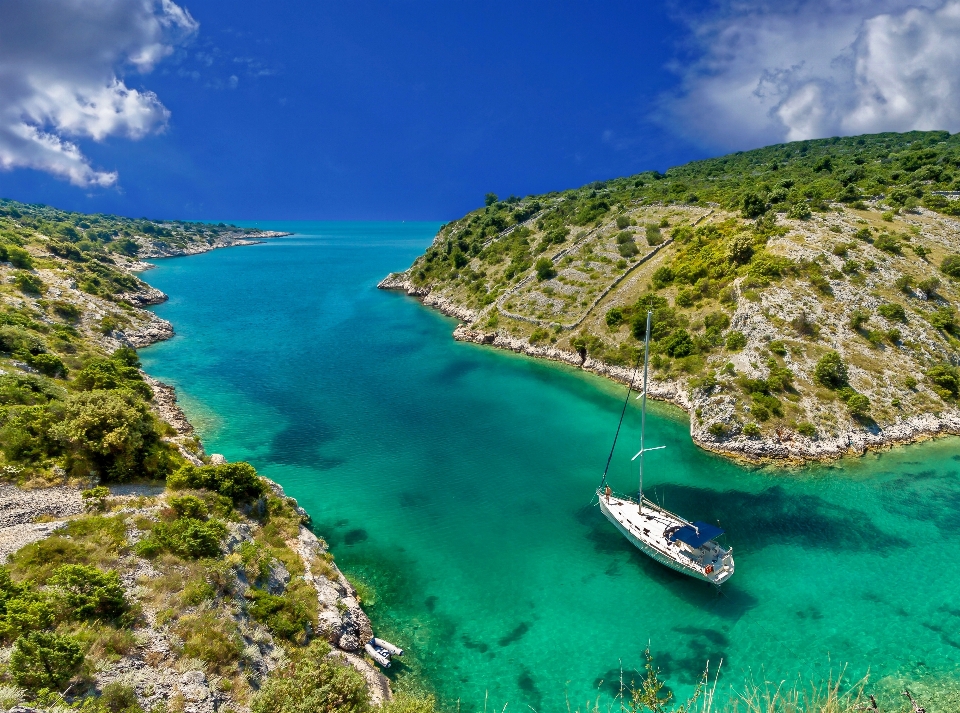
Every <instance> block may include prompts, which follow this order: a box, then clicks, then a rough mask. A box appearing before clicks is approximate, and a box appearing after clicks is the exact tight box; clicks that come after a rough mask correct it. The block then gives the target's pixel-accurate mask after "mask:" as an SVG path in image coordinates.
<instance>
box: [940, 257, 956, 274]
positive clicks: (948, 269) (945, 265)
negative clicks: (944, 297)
mask: <svg viewBox="0 0 960 713" xmlns="http://www.w3.org/2000/svg"><path fill="white" fill-rule="evenodd" d="M940 272H942V273H943V274H944V275H948V276H949V277H958V278H960V255H947V256H946V257H945V258H943V262H941V263H940Z"/></svg>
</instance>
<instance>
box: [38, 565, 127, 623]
mask: <svg viewBox="0 0 960 713" xmlns="http://www.w3.org/2000/svg"><path fill="white" fill-rule="evenodd" d="M47 584H49V585H50V586H52V587H55V588H56V589H57V590H58V591H59V594H60V596H61V597H62V598H63V600H64V601H65V602H66V604H67V606H69V607H70V610H71V614H72V615H73V617H74V618H76V619H91V620H94V619H100V620H104V621H112V620H115V619H117V618H118V617H120V616H121V615H122V614H124V613H125V612H126V611H127V608H128V607H127V601H126V599H125V598H124V595H123V585H121V584H120V575H119V574H117V573H116V572H113V571H111V572H103V571H101V570H99V569H97V568H96V567H88V566H86V565H82V564H65V565H63V566H61V567H58V568H57V569H56V571H54V573H53V576H52V577H50V579H49V580H47Z"/></svg>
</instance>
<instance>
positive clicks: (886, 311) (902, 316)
mask: <svg viewBox="0 0 960 713" xmlns="http://www.w3.org/2000/svg"><path fill="white" fill-rule="evenodd" d="M877 312H879V313H880V315H881V316H882V317H884V318H886V319H889V320H893V321H896V322H906V321H907V311H906V310H905V309H904V308H903V305H901V304H897V303H896V302H887V303H886V304H882V305H880V306H879V307H877Z"/></svg>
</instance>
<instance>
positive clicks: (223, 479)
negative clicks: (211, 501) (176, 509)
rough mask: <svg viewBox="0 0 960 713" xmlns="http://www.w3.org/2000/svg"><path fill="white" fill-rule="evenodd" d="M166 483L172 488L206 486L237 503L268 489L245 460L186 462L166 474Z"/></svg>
mask: <svg viewBox="0 0 960 713" xmlns="http://www.w3.org/2000/svg"><path fill="white" fill-rule="evenodd" d="M167 485H168V486H169V487H170V488H171V489H172V490H183V489H185V488H205V489H207V490H212V491H213V492H215V493H220V495H225V496H226V497H228V498H230V499H231V500H233V502H234V503H239V502H243V501H244V500H249V499H252V498H256V497H260V496H261V495H263V494H264V493H265V492H266V490H267V489H266V486H265V485H264V484H263V481H262V480H261V479H260V476H259V475H257V471H256V469H255V468H254V467H253V466H252V465H250V464H249V463H244V462H242V461H241V462H239V463H221V464H220V465H204V466H200V467H196V466H193V465H185V466H183V467H182V468H181V469H180V470H178V471H177V472H176V473H174V474H172V475H171V476H170V477H169V478H167Z"/></svg>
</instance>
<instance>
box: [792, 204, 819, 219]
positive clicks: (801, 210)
mask: <svg viewBox="0 0 960 713" xmlns="http://www.w3.org/2000/svg"><path fill="white" fill-rule="evenodd" d="M811 215H813V214H812V213H811V212H810V206H809V205H807V204H806V203H804V202H802V201H801V202H797V203H794V204H792V205H791V206H790V210H788V211H787V217H788V218H794V219H796V220H809V218H810V216H811Z"/></svg>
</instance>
